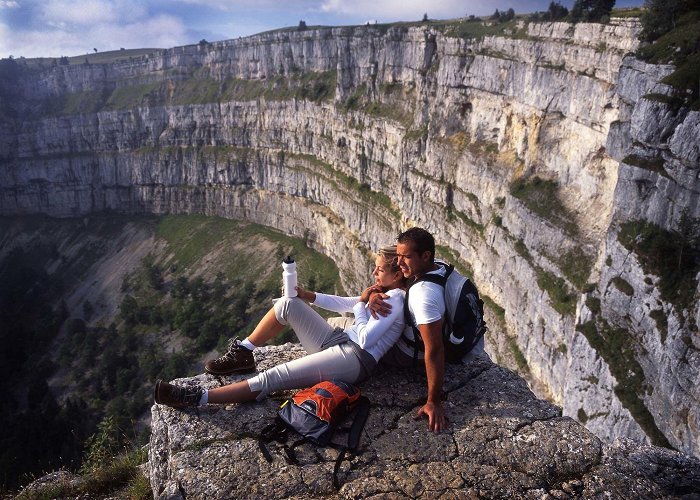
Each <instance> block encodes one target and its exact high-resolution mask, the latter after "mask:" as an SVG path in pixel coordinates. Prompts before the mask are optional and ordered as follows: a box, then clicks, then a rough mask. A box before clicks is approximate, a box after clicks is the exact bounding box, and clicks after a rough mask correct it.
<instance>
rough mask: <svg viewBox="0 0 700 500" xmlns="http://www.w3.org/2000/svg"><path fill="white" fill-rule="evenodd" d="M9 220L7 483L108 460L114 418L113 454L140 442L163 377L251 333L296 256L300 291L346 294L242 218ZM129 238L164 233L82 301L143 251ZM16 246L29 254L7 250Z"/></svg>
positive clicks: (5, 265) (307, 253)
mask: <svg viewBox="0 0 700 500" xmlns="http://www.w3.org/2000/svg"><path fill="white" fill-rule="evenodd" d="M0 229H1V231H0V233H1V234H3V235H8V236H9V238H4V239H3V240H2V241H1V242H0V243H1V244H2V245H0V280H1V282H2V283H3V287H2V288H1V289H0V317H1V318H2V322H1V323H0V324H1V327H0V341H1V342H2V343H3V349H2V350H0V356H2V359H1V362H0V370H1V371H2V373H1V374H0V375H1V376H0V384H1V386H0V389H2V391H3V394H5V395H6V398H5V406H4V407H3V408H4V411H3V412H2V414H1V415H0V426H1V428H2V430H0V443H1V444H2V449H0V479H1V481H2V483H0V491H2V490H3V489H5V488H15V487H16V486H18V485H19V484H21V483H24V482H26V481H27V479H28V478H29V477H30V475H32V474H39V473H42V472H43V471H46V470H51V469H57V468H60V467H66V468H68V469H74V470H75V469H77V468H79V467H80V466H81V463H83V468H85V467H90V468H91V469H95V467H93V465H94V463H95V462H96V461H97V462H100V463H105V460H106V459H105V460H102V459H96V458H94V456H93V458H90V456H92V455H95V453H98V452H97V451H95V450H96V447H98V444H99V442H101V441H100V440H99V439H98V436H99V435H100V432H103V431H104V428H105V426H108V427H110V429H112V430H111V431H110V432H112V433H113V434H114V435H113V436H112V438H113V440H114V442H115V443H116V444H114V443H113V444H114V446H112V445H110V446H112V448H114V449H117V451H114V452H111V451H110V452H109V453H108V454H112V456H113V455H114V454H117V453H118V452H120V451H121V450H123V448H124V446H136V447H138V445H139V443H142V442H143V440H144V438H145V434H144V428H143V423H142V420H141V419H142V416H143V415H144V413H145V412H146V411H147V409H148V406H149V405H150V404H151V391H152V386H153V383H154V381H155V379H157V378H165V379H172V378H175V377H180V376H186V375H190V374H192V373H193V370H194V369H196V368H197V366H199V365H198V363H200V362H201V360H202V359H203V357H205V355H206V353H208V352H210V350H212V349H213V348H218V349H221V348H222V347H224V346H225V344H226V342H227V340H228V339H229V338H231V337H232V336H234V335H241V334H242V335H245V334H246V333H247V332H249V331H250V330H251V328H252V326H253V325H254V324H255V323H256V322H257V321H258V320H259V318H260V317H261V316H262V314H263V313H264V311H265V310H267V309H268V308H269V307H270V305H271V299H272V298H273V297H276V296H279V292H280V273H281V267H280V261H281V260H282V258H283V257H284V256H285V255H287V254H292V255H294V257H295V259H296V260H297V262H298V263H299V275H300V278H299V279H300V283H301V284H302V286H306V287H307V288H310V289H316V290H321V291H326V292H331V293H336V292H337V293H343V292H342V289H341V287H340V285H339V281H338V280H339V278H338V270H337V268H336V266H335V265H334V263H333V262H332V261H331V260H330V259H328V258H327V257H324V256H321V255H319V254H317V253H316V252H314V251H312V250H310V249H309V248H307V247H306V245H305V244H304V241H302V240H300V239H293V238H289V237H286V236H285V235H283V234H282V233H279V232H277V231H274V230H272V229H270V228H265V227H262V226H257V225H254V224H250V223H244V222H240V221H232V220H226V219H220V218H213V217H204V216H167V217H154V216H140V217H127V216H121V215H116V214H111V215H107V214H105V215H91V216H90V217H86V218H82V219H61V220H54V219H49V218H46V217H31V218H0ZM129 234H132V235H134V234H136V235H143V234H146V235H150V237H151V238H154V239H153V240H151V241H152V243H151V251H150V253H148V254H147V255H146V258H144V259H141V257H136V258H135V260H134V259H132V261H131V263H130V264H126V265H127V266H130V267H129V268H128V270H127V271H128V272H126V274H125V275H124V276H125V278H124V279H123V281H122V282H121V288H120V289H119V290H116V289H115V287H116V288H119V286H120V283H119V282H116V283H115V284H112V285H108V284H107V283H105V284H104V286H106V287H108V288H109V287H110V286H111V287H112V289H113V290H112V292H110V293H106V294H98V295H97V296H93V295H90V296H87V297H85V298H83V299H82V301H81V302H79V303H75V300H76V295H75V291H76V288H80V287H84V286H86V284H89V283H93V282H95V281H96V280H105V278H104V276H105V275H107V276H109V275H110V274H112V273H114V272H123V271H124V270H125V269H123V266H124V264H120V265H119V266H118V269H117V268H112V267H110V266H114V263H113V262H114V261H113V260H111V259H114V258H115V256H117V255H119V256H121V257H120V259H123V258H125V257H126V254H127V253H129V252H131V251H132V250H131V249H132V248H135V247H128V248H129V249H127V248H122V245H124V244H125V241H130V240H128V237H127V240H125V239H124V237H125V235H129ZM132 237H134V238H136V236H132ZM13 241H18V242H24V243H22V246H21V249H15V250H10V248H12V247H13V246H14V245H12V242H13ZM135 241H141V242H143V241H144V240H143V236H139V237H138V238H137V239H136V240H135ZM142 244H143V243H142ZM125 250H126V252H125ZM102 269H108V270H109V271H108V272H107V274H101V273H100V272H99V271H100V270H102ZM95 273H97V274H95ZM79 296H80V295H78V297H79ZM111 296H114V297H115V298H114V299H108V298H107V297H111ZM69 297H72V299H70V300H69ZM108 300H116V303H115V304H114V305H115V306H117V305H118V308H116V310H117V314H114V315H113V314H111V313H109V310H110V306H109V304H106V303H105V301H108ZM66 301H69V302H70V306H69V305H68V304H67V303H66ZM285 335H286V337H283V338H281V339H280V340H279V341H280V342H283V341H285V340H289V339H291V331H290V330H288V331H287V332H286V334H285ZM108 424H109V425H108ZM39 429H40V431H39ZM105 432H106V431H105ZM91 436H93V437H92V438H91ZM115 436H116V437H115ZM112 448H110V449H112ZM102 452H104V450H102ZM102 452H100V453H102ZM84 453H91V454H92V455H86V458H87V461H86V462H83V457H84ZM95 456H96V455H95ZM100 456H101V455H100ZM103 458H104V457H103ZM107 461H108V460H107ZM117 462H118V461H117ZM91 463H92V465H90V464H91ZM92 473H94V474H98V473H99V471H97V469H95V470H94V471H92V472H91V474H92ZM94 474H92V477H93V478H94V477H96V476H95V475H94ZM99 474H101V473H99ZM99 474H98V475H99ZM105 474H107V475H109V474H112V473H108V472H105ZM115 474H116V473H115ZM120 474H121V473H120ZM124 474H126V472H124ZM129 474H131V473H129ZM119 477H125V476H124V475H123V474H122V475H121V476H119ZM130 477H131V476H130ZM105 481H107V479H105ZM115 481H116V482H117V483H119V484H123V482H124V481H122V480H115ZM120 481H121V482H120ZM115 487H116V483H115ZM120 487H121V486H120ZM80 491H81V492H83V490H80ZM83 493H85V494H88V493H89V492H87V491H84V492H83Z"/></svg>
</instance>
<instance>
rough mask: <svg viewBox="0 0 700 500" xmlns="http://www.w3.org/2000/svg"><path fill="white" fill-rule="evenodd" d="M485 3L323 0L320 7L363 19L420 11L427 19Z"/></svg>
mask: <svg viewBox="0 0 700 500" xmlns="http://www.w3.org/2000/svg"><path fill="white" fill-rule="evenodd" d="M485 4H487V2H485V1H471V2H465V1H464V0H383V1H381V2H378V1H376V0H356V1H353V2H349V1H347V0H323V2H322V3H321V6H320V10H321V11H322V12H326V13H332V14H340V15H345V16H352V17H355V16H357V17H361V18H363V19H365V18H381V19H383V20H399V19H401V20H411V19H420V18H422V17H423V14H428V17H430V18H431V19H446V18H453V17H461V16H464V15H466V14H468V13H471V12H476V11H477V10H482V9H483V7H484V5H485Z"/></svg>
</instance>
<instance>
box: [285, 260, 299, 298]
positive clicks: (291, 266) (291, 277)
mask: <svg viewBox="0 0 700 500" xmlns="http://www.w3.org/2000/svg"><path fill="white" fill-rule="evenodd" d="M282 283H283V284H284V296H285V297H296V296H297V264H296V262H294V259H292V257H290V256H289V255H287V258H286V259H284V260H283V261H282Z"/></svg>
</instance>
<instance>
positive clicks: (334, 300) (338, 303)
mask: <svg viewBox="0 0 700 500" xmlns="http://www.w3.org/2000/svg"><path fill="white" fill-rule="evenodd" d="M315 295H316V299H315V300H314V301H313V302H312V304H313V305H315V306H316V307H321V308H323V309H326V310H328V311H334V312H339V313H344V312H352V311H353V309H352V308H353V306H354V305H355V304H357V303H358V302H359V300H360V297H359V296H358V297H339V296H338V295H328V294H325V293H318V292H317V293H316V294H315ZM362 305H364V303H363V304H362Z"/></svg>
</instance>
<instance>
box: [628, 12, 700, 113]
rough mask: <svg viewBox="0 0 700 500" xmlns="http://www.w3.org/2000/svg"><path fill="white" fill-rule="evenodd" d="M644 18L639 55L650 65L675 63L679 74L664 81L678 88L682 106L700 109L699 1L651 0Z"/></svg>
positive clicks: (677, 95)
mask: <svg viewBox="0 0 700 500" xmlns="http://www.w3.org/2000/svg"><path fill="white" fill-rule="evenodd" d="M646 7H647V10H646V12H645V13H644V14H643V15H642V18H641V19H642V24H643V26H644V31H643V32H642V37H643V38H644V39H645V40H646V41H648V42H650V43H649V44H647V45H642V46H641V47H640V48H639V50H638V52H637V55H638V56H639V57H640V58H641V59H643V60H646V61H648V62H651V63H655V64H659V63H663V64H666V63H671V64H674V65H675V66H676V70H675V71H674V72H673V73H672V74H670V75H669V76H667V77H666V78H664V79H663V80H662V81H663V82H664V83H667V84H669V85H671V86H672V87H674V88H675V89H676V90H677V92H676V94H675V95H674V99H675V100H676V101H678V102H679V104H685V105H689V106H690V107H692V108H693V109H700V6H699V5H698V3H697V1H693V0H678V1H674V2H666V1H664V0H647V2H646Z"/></svg>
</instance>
